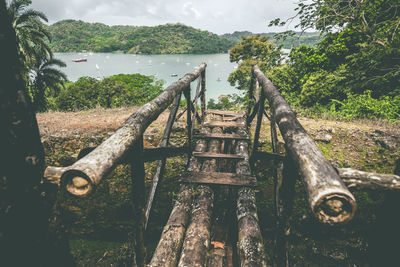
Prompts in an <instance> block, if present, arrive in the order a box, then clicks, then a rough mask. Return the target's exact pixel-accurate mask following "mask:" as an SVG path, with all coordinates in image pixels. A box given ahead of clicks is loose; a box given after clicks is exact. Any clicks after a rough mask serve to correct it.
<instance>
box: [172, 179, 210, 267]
mask: <svg viewBox="0 0 400 267" xmlns="http://www.w3.org/2000/svg"><path fill="white" fill-rule="evenodd" d="M196 193H197V195H196V197H195V199H194V201H193V208H192V214H191V221H190V224H189V226H188V228H187V230H186V236H185V240H184V242H183V248H182V254H181V258H180V260H179V264H178V266H181V267H183V266H204V265H205V260H206V255H207V251H208V249H209V247H210V228H211V212H212V207H213V201H214V192H213V191H212V190H211V188H210V187H209V186H206V185H200V186H198V187H197V192H196Z"/></svg>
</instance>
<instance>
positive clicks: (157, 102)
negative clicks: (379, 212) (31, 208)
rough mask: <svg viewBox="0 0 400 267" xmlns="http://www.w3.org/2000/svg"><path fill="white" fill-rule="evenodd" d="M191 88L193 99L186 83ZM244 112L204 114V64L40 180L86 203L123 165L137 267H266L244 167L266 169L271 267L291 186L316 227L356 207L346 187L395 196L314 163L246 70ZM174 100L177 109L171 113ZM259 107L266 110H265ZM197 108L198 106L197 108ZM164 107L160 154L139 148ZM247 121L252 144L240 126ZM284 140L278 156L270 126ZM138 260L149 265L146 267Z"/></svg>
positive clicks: (317, 157)
mask: <svg viewBox="0 0 400 267" xmlns="http://www.w3.org/2000/svg"><path fill="white" fill-rule="evenodd" d="M192 82H197V84H196V89H195V94H194V97H193V98H192V97H191V87H190V85H191V83H192ZM248 93H249V95H248V96H249V99H250V100H251V101H250V102H249V105H248V107H247V111H239V112H232V111H217V110H206V104H205V94H206V64H205V63H202V64H200V65H199V66H198V67H197V68H196V69H195V71H194V72H192V73H188V74H186V75H185V76H183V77H182V78H181V79H180V80H179V81H177V82H175V83H173V84H171V85H170V86H169V87H168V88H166V89H165V90H164V91H163V92H162V93H161V94H160V95H159V96H158V97H157V98H155V99H154V100H152V101H151V102H149V103H147V104H145V105H144V106H142V107H141V108H140V109H139V110H138V111H137V112H135V113H134V114H132V115H131V116H130V117H129V118H128V119H127V120H126V122H125V123H124V124H123V125H122V126H121V127H120V128H119V129H118V130H117V131H116V132H115V133H114V134H113V135H112V136H111V137H109V138H108V139H107V140H105V141H104V142H103V143H102V144H101V145H100V146H98V147H97V148H95V149H94V150H93V151H91V152H90V153H89V154H87V155H86V156H84V157H82V158H80V159H79V160H78V161H76V162H75V163H74V164H73V165H71V166H69V167H47V169H46V171H45V177H46V179H47V180H48V181H50V182H53V183H59V184H60V187H61V189H62V190H67V191H68V192H69V193H71V194H72V195H75V196H78V197H86V196H88V195H90V194H91V193H92V192H93V190H95V188H96V185H98V184H99V183H100V182H101V181H102V179H105V178H106V177H107V175H108V174H109V173H110V172H111V171H112V170H113V169H114V168H115V167H116V166H117V165H118V164H130V165H131V172H132V181H133V183H134V187H133V189H132V190H133V192H132V194H133V196H134V199H133V206H134V207H135V211H134V212H135V216H136V220H137V221H138V224H137V225H138V227H137V229H136V230H135V233H134V236H135V241H134V244H135V259H136V264H137V265H138V266H144V265H145V264H146V261H147V262H150V263H149V266H266V265H267V259H266V254H265V248H264V242H263V237H262V235H261V229H260V226H259V222H258V215H257V207H256V199H255V188H256V186H257V179H256V177H255V176H253V175H252V164H253V163H254V162H256V161H257V160H259V159H268V160H271V161H273V163H274V166H275V170H274V177H275V178H274V202H275V203H274V204H275V213H276V216H277V218H278V223H277V227H276V232H277V235H276V236H277V238H276V248H275V254H276V255H275V256H276V258H277V262H278V265H279V266H286V265H288V261H287V258H288V257H287V235H288V232H289V231H288V229H289V224H288V219H289V217H290V214H291V209H292V205H293V198H294V191H295V190H294V185H295V182H296V180H297V179H298V178H300V179H301V180H302V182H303V184H304V186H305V189H306V192H307V198H308V203H309V208H310V209H311V211H312V212H313V214H314V215H315V217H316V218H317V219H318V220H319V221H320V222H321V223H324V224H330V225H335V224H342V223H346V222H348V221H350V220H351V219H352V218H353V217H354V214H355V212H356V207H357V206H356V201H355V198H354V196H353V195H352V194H351V192H350V191H349V190H348V188H347V187H346V185H348V186H370V187H375V188H390V189H395V190H399V189H400V177H399V176H396V175H390V174H376V173H367V172H361V171H356V170H352V169H340V168H335V167H333V166H332V164H331V163H330V162H329V161H328V160H327V159H326V158H325V157H324V156H323V155H322V153H321V152H320V150H319V149H318V148H317V146H316V145H315V143H314V141H313V140H312V139H311V137H310V136H309V135H308V134H307V132H306V131H305V130H304V128H303V127H302V126H301V125H300V123H299V121H298V120H297V119H296V116H295V114H294V113H293V111H292V110H291V108H290V107H289V105H288V104H287V103H286V101H285V100H284V98H283V97H282V96H281V95H280V93H279V92H278V91H277V90H276V88H275V87H274V86H273V84H272V83H271V82H270V81H269V80H268V79H267V78H266V77H265V76H264V74H263V73H262V72H261V71H260V70H259V69H258V67H257V66H254V67H253V69H252V79H251V85H250V88H249V91H248ZM182 94H183V95H184V97H185V99H186V108H185V110H183V111H181V113H180V114H178V111H179V105H180V102H181V98H182ZM265 99H267V100H268V103H269V105H268V106H269V108H266V107H265ZM198 102H200V104H198ZM167 108H170V114H169V118H168V122H167V124H166V127H165V130H164V134H163V137H162V141H161V144H160V147H158V148H153V149H148V148H143V133H144V132H145V130H146V128H147V127H148V126H149V125H150V124H151V123H152V122H153V121H154V120H155V119H156V118H157V117H158V116H159V115H160V114H161V113H162V112H163V111H164V110H166V109H167ZM183 114H186V121H187V126H186V127H187V131H186V132H187V142H186V145H185V146H182V147H171V146H170V144H169V139H170V135H171V130H172V127H173V124H174V121H176V120H177V119H178V118H180V117H181V116H182V115H183ZM264 116H266V117H267V118H268V119H269V121H270V126H271V127H270V128H271V140H272V151H270V152H261V151H258V147H259V136H260V129H261V123H262V119H263V117H264ZM254 119H256V128H255V132H254V137H253V138H252V141H253V142H252V145H251V142H250V140H251V139H250V136H249V126H250V125H251V123H252V121H253V120H254ZM276 126H278V128H279V130H280V134H281V136H282V138H283V139H284V142H285V151H286V153H285V154H279V153H278V147H277V146H278V133H277V127H276ZM177 155H187V162H186V171H185V172H184V173H182V175H181V176H180V177H177V179H180V181H181V185H180V189H179V195H178V197H177V200H176V201H175V204H174V206H173V209H172V211H171V214H170V217H169V219H168V221H167V222H166V224H165V226H164V229H163V231H162V234H161V237H160V240H159V243H158V246H157V248H156V250H155V252H154V254H153V255H146V249H145V246H144V240H143V232H144V231H145V229H146V226H147V223H148V221H149V219H150V218H151V217H150V214H151V208H152V203H153V200H154V197H155V195H156V194H157V187H158V186H159V183H160V182H162V176H163V173H164V169H165V163H166V158H167V157H174V156H177ZM145 161H158V165H157V168H156V170H155V173H154V176H153V180H152V185H151V189H150V193H149V194H148V196H146V195H145V187H144V186H145V184H144V180H145V175H144V174H145V169H144V162H145ZM146 258H150V259H151V260H150V261H148V260H146Z"/></svg>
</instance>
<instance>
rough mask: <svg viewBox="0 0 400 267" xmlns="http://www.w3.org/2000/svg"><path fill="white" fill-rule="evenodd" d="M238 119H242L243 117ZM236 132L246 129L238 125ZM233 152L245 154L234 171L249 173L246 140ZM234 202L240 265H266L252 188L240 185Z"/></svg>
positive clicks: (239, 132)
mask: <svg viewBox="0 0 400 267" xmlns="http://www.w3.org/2000/svg"><path fill="white" fill-rule="evenodd" d="M238 120H241V121H244V118H241V119H238ZM236 134H239V135H243V136H247V131H246V129H245V127H240V128H238V130H237V131H236ZM235 152H236V154H239V155H243V156H245V159H244V160H241V161H238V162H237V163H236V173H237V174H245V175H250V174H251V171H250V164H249V144H248V143H247V142H246V141H238V142H237V144H236V148H235ZM236 203H237V204H236V206H237V211H236V216H237V221H238V230H239V234H238V241H239V258H240V266H254V267H255V266H267V263H266V254H265V251H264V244H263V238H262V235H261V230H260V226H259V224H258V215H257V207H256V195H255V192H254V190H253V189H251V188H249V187H241V188H240V189H239V190H238V192H237V200H236Z"/></svg>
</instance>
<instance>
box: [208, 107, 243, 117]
mask: <svg viewBox="0 0 400 267" xmlns="http://www.w3.org/2000/svg"><path fill="white" fill-rule="evenodd" d="M206 112H207V113H208V114H215V115H223V116H238V115H239V114H240V111H238V112H236V111H227V110H211V109H209V110H207V111H206Z"/></svg>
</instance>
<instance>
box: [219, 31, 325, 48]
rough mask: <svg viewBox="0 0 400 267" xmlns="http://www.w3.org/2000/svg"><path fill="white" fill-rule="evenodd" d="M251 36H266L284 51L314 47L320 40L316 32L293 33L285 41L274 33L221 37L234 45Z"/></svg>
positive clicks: (239, 34) (237, 32) (224, 35)
mask: <svg viewBox="0 0 400 267" xmlns="http://www.w3.org/2000/svg"><path fill="white" fill-rule="evenodd" d="M251 35H260V36H267V37H269V39H270V40H271V42H272V43H275V44H276V45H278V46H282V47H283V48H285V49H290V48H292V47H298V46H301V45H307V46H315V45H316V44H317V43H318V42H319V41H320V40H321V39H322V37H321V36H320V34H319V33H318V32H293V35H291V36H288V38H286V39H282V38H278V37H279V36H277V34H276V33H274V32H268V33H258V34H255V33H252V32H249V31H235V32H233V33H226V34H223V35H221V37H223V38H226V39H228V40H231V41H232V42H234V43H235V44H236V43H239V42H241V40H242V36H246V37H248V36H251Z"/></svg>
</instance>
